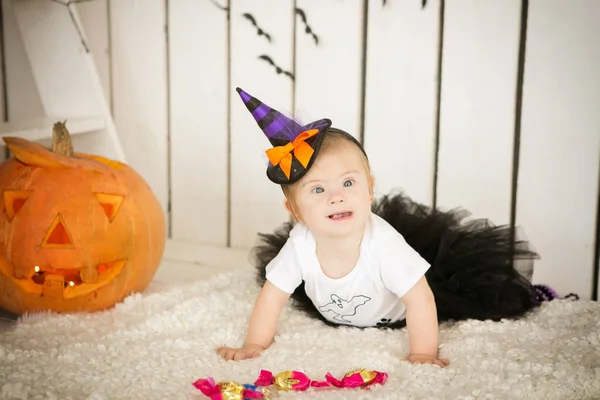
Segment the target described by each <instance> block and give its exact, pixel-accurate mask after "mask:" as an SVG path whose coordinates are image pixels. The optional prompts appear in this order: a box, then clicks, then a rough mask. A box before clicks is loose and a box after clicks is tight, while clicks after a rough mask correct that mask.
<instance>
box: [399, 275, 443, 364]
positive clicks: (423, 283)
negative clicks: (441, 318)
mask: <svg viewBox="0 0 600 400" xmlns="http://www.w3.org/2000/svg"><path fill="white" fill-rule="evenodd" d="M402 302H403V303H404V305H405V306H406V326H407V328H408V341H409V345H410V354H409V356H408V360H409V361H411V362H415V363H432V364H437V365H439V366H440V367H445V366H447V365H448V364H449V362H448V360H444V359H438V320H437V309H436V307H435V299H434V296H433V293H432V291H431V288H430V287H429V284H427V279H425V277H422V278H421V279H420V280H419V281H418V282H417V283H416V284H415V286H413V287H412V288H411V289H410V290H409V291H408V292H407V293H406V294H405V295H404V297H402Z"/></svg>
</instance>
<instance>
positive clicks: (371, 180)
mask: <svg viewBox="0 0 600 400" xmlns="http://www.w3.org/2000/svg"><path fill="white" fill-rule="evenodd" d="M374 188H375V176H374V175H371V176H370V177H369V194H370V195H371V200H373V190H374Z"/></svg>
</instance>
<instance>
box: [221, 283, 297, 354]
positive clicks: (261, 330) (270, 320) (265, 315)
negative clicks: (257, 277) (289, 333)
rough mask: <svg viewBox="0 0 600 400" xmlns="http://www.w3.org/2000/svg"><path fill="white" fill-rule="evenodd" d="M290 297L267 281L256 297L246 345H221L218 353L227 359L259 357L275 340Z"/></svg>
mask: <svg viewBox="0 0 600 400" xmlns="http://www.w3.org/2000/svg"><path fill="white" fill-rule="evenodd" d="M289 297H290V294H289V293H286V292H284V291H283V290H281V289H278V288H277V287H275V286H274V285H273V284H271V283H270V282H269V281H266V282H265V284H264V286H263V288H262V289H261V291H260V293H259V295H258V298H257V299H256V302H255V304H254V310H252V315H251V316H250V324H249V327H248V336H247V337H246V343H245V344H244V347H242V348H237V349H236V348H231V347H220V348H219V349H217V353H218V354H219V355H221V356H222V357H223V358H225V359H226V360H244V359H246V358H254V357H258V356H259V355H260V353H261V352H262V351H263V350H264V349H266V348H267V347H269V346H270V345H271V343H272V342H273V337H274V336H275V332H276V330H277V323H278V321H279V316H280V315H281V311H282V310H283V307H284V306H285V303H286V302H287V301H288V299H289Z"/></svg>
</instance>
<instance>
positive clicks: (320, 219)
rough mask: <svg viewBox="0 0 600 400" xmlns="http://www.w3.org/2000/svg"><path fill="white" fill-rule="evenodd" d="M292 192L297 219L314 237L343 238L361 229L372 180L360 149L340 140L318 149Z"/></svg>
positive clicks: (366, 213)
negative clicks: (307, 169)
mask: <svg viewBox="0 0 600 400" xmlns="http://www.w3.org/2000/svg"><path fill="white" fill-rule="evenodd" d="M293 193H294V201H295V205H296V207H295V211H296V217H297V219H299V220H300V221H301V222H303V223H304V224H305V225H306V226H307V227H308V229H309V230H310V231H311V232H312V233H313V234H314V235H315V236H316V237H317V238H318V237H323V236H326V237H344V236H349V235H352V234H355V233H357V232H362V231H363V230H364V227H365V224H366V222H367V219H368V218H369V216H370V213H371V199H372V193H373V180H372V177H371V176H370V175H368V173H367V168H366V166H365V162H364V159H363V157H362V155H361V152H360V149H358V148H357V147H356V146H355V145H354V144H353V143H350V142H344V141H340V142H338V143H335V144H333V145H332V146H330V147H327V148H324V149H322V150H321V152H320V153H319V156H318V157H317V159H316V160H315V162H314V164H313V166H312V167H311V168H310V170H309V171H308V172H307V173H306V175H305V176H304V177H302V179H301V180H300V181H298V183H297V184H296V187H294V192H293Z"/></svg>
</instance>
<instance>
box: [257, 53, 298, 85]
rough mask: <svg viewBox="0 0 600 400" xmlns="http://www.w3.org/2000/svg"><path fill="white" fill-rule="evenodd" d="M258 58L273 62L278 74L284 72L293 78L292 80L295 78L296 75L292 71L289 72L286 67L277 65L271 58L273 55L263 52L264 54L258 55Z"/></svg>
mask: <svg viewBox="0 0 600 400" xmlns="http://www.w3.org/2000/svg"><path fill="white" fill-rule="evenodd" d="M258 58H259V59H260V60H264V61H266V62H268V63H269V64H271V65H272V66H273V67H274V68H275V71H277V74H284V75H287V76H289V77H290V79H291V80H294V75H293V74H292V73H291V72H289V71H285V70H284V69H282V68H281V67H278V66H277V65H276V64H275V63H274V62H273V60H272V59H271V57H269V56H267V55H266V54H263V55H261V56H258Z"/></svg>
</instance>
